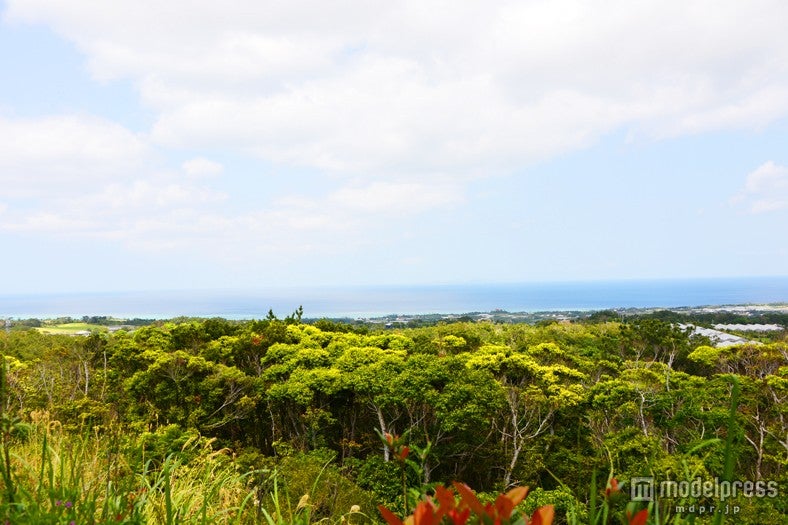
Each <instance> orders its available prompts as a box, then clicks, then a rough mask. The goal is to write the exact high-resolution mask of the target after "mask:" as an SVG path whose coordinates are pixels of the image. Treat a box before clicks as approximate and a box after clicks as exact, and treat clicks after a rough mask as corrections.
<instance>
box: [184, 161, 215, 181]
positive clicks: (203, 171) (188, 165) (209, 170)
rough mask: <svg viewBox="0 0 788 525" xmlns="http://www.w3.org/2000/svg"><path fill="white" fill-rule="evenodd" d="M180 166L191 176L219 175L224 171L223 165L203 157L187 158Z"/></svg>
mask: <svg viewBox="0 0 788 525" xmlns="http://www.w3.org/2000/svg"><path fill="white" fill-rule="evenodd" d="M181 167H182V168H183V171H185V172H186V174H187V175H191V176H193V177H204V176H214V175H219V174H221V173H222V172H223V171H224V166H222V165H221V164H219V163H218V162H214V161H212V160H209V159H206V158H203V157H197V158H194V159H190V160H187V161H186V162H184V163H183V164H182V165H181Z"/></svg>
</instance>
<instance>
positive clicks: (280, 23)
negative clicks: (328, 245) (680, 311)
mask: <svg viewBox="0 0 788 525" xmlns="http://www.w3.org/2000/svg"><path fill="white" fill-rule="evenodd" d="M7 6H8V8H7V18H8V19H9V20H12V21H13V20H21V21H34V22H41V23H46V24H49V25H51V26H52V27H54V28H55V29H56V30H57V31H58V32H60V33H61V34H63V35H64V36H65V37H66V38H69V39H70V40H72V41H74V42H76V44H77V45H78V47H79V48H80V49H81V50H82V51H83V52H84V53H85V54H86V56H87V57H88V61H89V65H90V68H91V71H92V72H93V74H94V75H95V76H96V77H97V78H100V79H130V80H131V81H133V82H134V83H135V85H137V86H138V87H139V89H140V94H141V97H142V100H143V101H144V103H145V104H147V105H148V106H149V107H151V108H153V109H154V110H155V111H156V112H157V115H158V119H157V122H156V124H155V126H154V128H153V130H152V137H153V139H154V140H155V141H156V142H157V143H158V144H161V145H164V146H174V147H183V148H195V149H199V148H201V147H205V146H209V145H210V146H218V147H223V148H233V149H236V150H237V151H241V152H245V153H252V154H254V155H257V156H259V157H261V158H263V159H265V160H267V161H274V162H278V163H283V164H289V165H306V166H310V167H317V168H319V169H323V170H330V171H332V172H333V173H335V174H339V175H341V176H358V175H361V174H366V176H367V177H372V176H373V175H370V174H375V176H379V177H388V178H390V177H392V176H394V177H397V178H398V179H400V180H401V179H409V180H413V179H417V178H419V177H420V174H421V173H423V172H424V171H427V172H431V171H432V172H445V171H447V170H448V171H451V172H452V173H454V174H455V175H456V176H465V177H467V176H479V175H486V174H490V173H508V172H510V171H511V170H513V169H516V168H517V167H519V166H521V165H522V164H524V163H530V162H533V161H534V160H538V159H542V158H545V157H549V156H551V155H555V154H558V153H561V152H564V151H567V150H572V149H575V148H578V147H584V146H587V145H589V144H592V143H593V142H594V141H595V140H598V139H599V137H600V136H602V135H603V134H605V133H608V132H610V131H611V130H614V129H617V128H621V127H625V128H629V129H630V131H632V133H633V134H634V136H641V137H665V136H677V135H682V134H688V133H699V132H703V131H707V130H717V129H730V128H742V127H744V128H752V127H759V126H764V125H767V124H768V123H770V122H772V121H774V120H776V119H779V118H783V117H785V116H786V115H788V103H787V102H786V100H788V46H785V45H784V39H783V37H782V34H783V32H784V31H783V30H784V27H785V26H786V25H788V4H785V3H784V2H781V1H779V0H753V1H751V2H737V1H722V2H720V1H711V0H708V1H701V2H693V3H691V4H688V3H686V2H677V1H676V2H665V1H656V0H654V1H645V2H636V3H632V2H626V1H623V0H622V1H616V2H613V3H609V2H608V3H606V4H605V6H604V7H601V6H599V5H595V4H589V3H585V2H578V1H576V0H562V1H547V0H545V1H538V2H528V3H522V2H508V1H499V2H487V1H485V2H482V1H475V2H474V1H472V2H462V3H461V4H457V3H456V2H455V3H446V2H441V1H433V2H424V1H420V2H416V1H410V2H395V3H392V2H374V1H373V2H361V1H358V2H354V1H350V2H344V3H340V4H325V3H318V2H313V1H306V0H305V1H294V2H286V3H277V4H271V3H260V2H256V1H251V0H249V1H243V0H239V1H237V2H233V3H232V5H231V6H226V5H224V4H221V5H220V4H211V3H202V2H199V3H194V2H185V1H183V0H181V1H178V0H173V1H170V2H153V1H137V2H112V3H111V5H110V4H107V5H104V4H102V5H97V4H96V3H95V2H92V1H88V0H75V1H73V2H69V3H68V5H66V4H63V3H62V2H57V1H55V0H25V1H24V2H22V1H20V0H9V1H8V2H7Z"/></svg>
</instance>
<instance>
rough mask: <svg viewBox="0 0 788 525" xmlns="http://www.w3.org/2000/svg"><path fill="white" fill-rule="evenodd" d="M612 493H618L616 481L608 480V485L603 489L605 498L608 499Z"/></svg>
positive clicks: (614, 479) (613, 479)
mask: <svg viewBox="0 0 788 525" xmlns="http://www.w3.org/2000/svg"><path fill="white" fill-rule="evenodd" d="M614 492H618V480H617V479H616V478H610V483H608V485H607V488H606V489H605V497H606V498H607V497H610V495H611V494H613V493H614Z"/></svg>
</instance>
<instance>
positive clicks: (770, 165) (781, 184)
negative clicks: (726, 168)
mask: <svg viewBox="0 0 788 525" xmlns="http://www.w3.org/2000/svg"><path fill="white" fill-rule="evenodd" d="M732 200H733V202H734V203H737V204H742V205H744V206H745V207H746V208H747V209H748V210H749V211H750V212H751V213H766V212H772V211H777V210H782V209H786V208H788V167H786V166H781V165H779V164H775V163H774V162H772V161H769V162H766V163H764V164H762V165H761V166H759V167H758V168H757V169H756V170H755V171H752V172H751V173H750V174H748V175H747V179H746V181H745V183H744V188H743V189H742V190H741V191H740V192H739V193H737V194H736V195H735V196H734V197H733V199H732Z"/></svg>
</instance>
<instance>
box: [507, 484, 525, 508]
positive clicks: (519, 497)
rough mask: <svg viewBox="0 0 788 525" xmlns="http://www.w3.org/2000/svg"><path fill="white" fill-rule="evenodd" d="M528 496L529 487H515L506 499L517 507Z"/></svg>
mask: <svg viewBox="0 0 788 525" xmlns="http://www.w3.org/2000/svg"><path fill="white" fill-rule="evenodd" d="M527 495H528V487H515V488H513V489H512V490H510V491H509V492H507V493H506V497H507V498H509V501H511V502H512V506H513V507H516V506H517V505H519V504H520V502H521V501H523V500H524V499H525V497H526V496H527Z"/></svg>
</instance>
